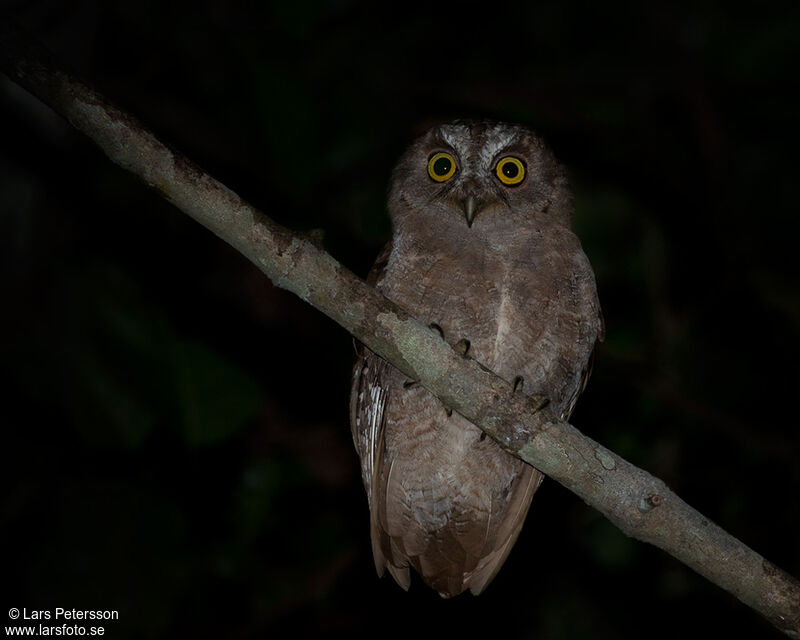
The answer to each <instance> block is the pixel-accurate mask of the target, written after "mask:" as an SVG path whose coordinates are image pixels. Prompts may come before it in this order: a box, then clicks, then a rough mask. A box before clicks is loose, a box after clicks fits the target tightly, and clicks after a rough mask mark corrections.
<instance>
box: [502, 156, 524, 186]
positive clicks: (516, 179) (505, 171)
mask: <svg viewBox="0 0 800 640" xmlns="http://www.w3.org/2000/svg"><path fill="white" fill-rule="evenodd" d="M495 173H497V177H498V178H499V179H500V182H502V183H503V184H507V185H508V186H510V187H513V186H514V185H517V184H519V183H520V182H522V181H523V180H524V179H525V165H524V164H522V160H520V159H519V158H515V157H514V156H506V157H505V158H503V159H502V160H500V162H498V163H497V168H496V169H495Z"/></svg>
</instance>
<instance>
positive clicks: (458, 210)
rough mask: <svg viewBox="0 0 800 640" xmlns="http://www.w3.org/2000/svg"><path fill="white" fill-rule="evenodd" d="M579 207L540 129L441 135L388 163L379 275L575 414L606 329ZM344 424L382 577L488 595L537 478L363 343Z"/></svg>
mask: <svg viewBox="0 0 800 640" xmlns="http://www.w3.org/2000/svg"><path fill="white" fill-rule="evenodd" d="M571 211H572V199H571V196H570V193H569V190H568V187H567V183H566V178H565V176H564V172H563V170H562V168H561V167H560V166H559V165H558V163H557V162H556V161H555V159H554V158H553V157H552V155H551V154H550V152H549V151H548V150H547V149H546V147H545V146H544V144H543V143H542V142H541V141H540V140H539V138H537V137H536V136H535V135H534V134H533V133H532V132H530V131H528V130H526V129H523V128H521V127H518V126H514V125H507V124H502V123H491V122H463V123H461V122H458V123H453V124H450V125H443V126H441V127H436V128H434V129H432V130H431V131H429V132H428V133H426V134H425V135H423V136H422V137H421V138H420V139H418V140H417V141H416V142H415V143H414V144H413V145H412V146H411V148H410V149H409V150H408V151H407V152H406V154H405V155H404V156H403V157H402V159H401V160H400V162H399V164H398V166H397V167H396V169H395V172H394V175H393V179H392V186H391V190H390V194H389V213H390V216H391V219H392V223H393V227H394V233H393V238H392V242H391V243H390V245H389V246H388V247H387V249H386V250H385V251H384V254H383V255H382V256H381V257H380V258H379V259H378V261H377V262H376V267H375V268H374V269H373V272H372V273H371V275H370V280H371V282H372V283H373V284H374V285H375V286H376V287H377V288H378V289H379V290H380V291H381V292H383V293H384V294H385V295H386V296H387V297H388V298H390V299H391V300H393V301H394V302H396V303H397V304H399V305H400V306H401V307H403V308H405V309H406V310H407V311H409V312H410V313H412V314H413V315H415V316H416V317H417V318H418V319H420V320H422V321H424V322H428V323H432V324H435V325H436V326H437V327H439V328H440V329H441V331H442V333H443V334H444V338H445V339H446V340H448V341H449V342H450V343H451V344H454V345H455V344H457V343H459V342H460V345H459V346H460V348H461V349H462V350H463V349H465V348H468V350H469V351H468V355H469V356H470V357H472V358H475V359H476V360H478V361H479V362H480V363H481V364H483V365H484V366H486V367H488V368H489V369H491V370H493V371H494V372H495V373H497V374H498V375H499V376H501V377H503V378H505V379H506V380H508V381H509V382H513V381H516V383H517V386H518V387H519V388H520V389H521V391H522V392H524V393H541V394H544V395H546V396H547V397H548V398H550V402H551V406H553V407H554V409H555V410H556V412H557V413H558V414H560V415H561V416H562V417H564V418H567V417H569V415H570V413H571V412H572V409H573V408H574V406H575V402H576V400H577V398H578V396H579V395H580V393H581V391H582V390H583V387H584V385H585V383H586V379H587V377H588V373H589V367H590V359H591V355H592V352H593V349H594V346H595V343H596V341H597V340H599V339H602V333H603V325H602V319H601V315H600V307H599V304H598V301H597V293H596V290H595V282H594V275H593V273H592V270H591V267H590V265H589V262H588V260H587V259H586V256H585V255H584V253H583V251H582V250H581V246H580V242H579V241H578V239H577V238H576V237H575V235H574V234H573V233H572V231H571V230H570V214H571ZM465 340H466V341H468V343H467V342H465ZM467 344H468V346H467ZM351 426H352V430H353V439H354V441H355V445H356V449H357V450H358V454H359V456H360V458H361V468H362V477H363V480H364V486H365V487H366V490H367V497H368V500H369V506H370V522H371V536H372V548H373V554H374V558H375V565H376V567H377V569H378V573H379V574H380V575H382V574H383V571H384V569H385V568H386V569H388V570H389V572H390V573H391V574H392V576H394V578H395V580H396V581H397V582H398V583H399V584H400V585H401V586H402V587H403V588H405V589H407V588H408V586H409V583H410V575H409V566H411V567H414V569H416V571H417V572H418V573H419V574H420V575H421V576H422V579H423V580H424V581H425V582H426V583H427V584H428V585H429V586H431V587H432V588H434V589H436V590H437V591H439V593H440V594H441V595H442V596H445V597H449V596H453V595H457V594H459V593H461V592H462V591H464V590H466V589H470V590H471V591H472V592H473V593H474V594H478V593H480V592H481V591H482V590H483V589H484V588H485V587H486V585H487V584H488V583H489V582H490V581H491V580H492V578H493V577H494V576H495V574H496V573H497V571H498V570H499V569H500V567H501V566H502V564H503V562H504V560H505V559H506V557H507V555H508V553H509V551H510V550H511V547H512V546H513V544H514V542H515V540H516V539H517V536H518V535H519V532H520V529H521V527H522V523H523V522H524V520H525V516H526V514H527V512H528V507H529V506H530V503H531V498H532V497H533V494H534V492H535V491H536V489H537V488H538V486H539V484H540V483H541V481H542V477H543V476H542V474H541V473H540V472H539V471H537V470H536V469H534V468H533V467H531V466H529V465H527V464H525V463H524V462H522V461H520V460H518V459H517V458H514V457H512V456H510V455H509V454H507V453H506V452H504V451H503V450H502V449H501V448H500V447H499V446H498V445H497V444H495V443H494V441H492V440H491V439H489V438H485V437H483V434H482V432H481V431H480V430H479V429H478V428H477V427H475V426H474V425H473V424H472V423H470V422H469V421H467V420H466V419H465V418H463V417H462V416H460V415H459V414H458V413H455V412H451V411H450V410H449V409H448V408H447V407H445V406H444V405H443V404H442V402H441V401H440V400H438V399H437V398H435V397H434V396H432V395H431V394H430V393H429V392H428V391H426V390H425V389H424V388H423V387H422V386H421V385H419V384H415V383H414V382H413V381H410V380H408V378H406V377H405V376H404V375H403V374H402V373H400V372H399V371H398V370H397V369H395V368H394V367H392V366H391V365H389V364H387V363H386V362H385V361H383V360H382V359H381V358H379V357H377V356H376V355H374V354H373V353H371V352H370V351H368V350H366V349H362V350H361V352H360V354H359V357H358V360H357V362H356V366H355V369H354V379H353V387H352V394H351Z"/></svg>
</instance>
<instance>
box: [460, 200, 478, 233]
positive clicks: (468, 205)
mask: <svg viewBox="0 0 800 640" xmlns="http://www.w3.org/2000/svg"><path fill="white" fill-rule="evenodd" d="M462 206H463V208H464V216H465V217H466V218H467V226H468V227H471V226H472V221H473V220H474V219H475V214H477V213H478V199H477V198H476V197H475V194H474V193H470V194H469V195H468V196H467V197H466V198H464V202H463V203H462Z"/></svg>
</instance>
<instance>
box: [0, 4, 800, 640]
mask: <svg viewBox="0 0 800 640" xmlns="http://www.w3.org/2000/svg"><path fill="white" fill-rule="evenodd" d="M2 6H3V7H4V8H6V9H8V10H10V15H11V16H12V17H14V19H15V20H16V21H18V22H19V23H21V24H23V25H24V26H26V27H27V28H28V29H29V30H31V31H32V32H34V33H35V34H37V36H38V37H39V38H40V39H41V40H42V41H43V42H45V43H46V45H47V46H48V47H49V48H50V49H51V50H52V51H53V52H54V53H55V54H56V56H57V57H58V58H59V59H60V60H61V61H63V63H65V64H67V65H69V66H71V67H72V68H74V69H75V70H76V71H78V72H79V73H80V74H82V75H83V76H84V77H85V78H87V79H89V80H90V82H92V83H93V84H94V85H95V86H96V87H97V88H98V89H99V90H100V91H102V92H103V93H105V94H106V95H107V96H108V97H110V98H111V99H113V100H115V101H117V102H118V103H119V104H120V105H121V106H122V107H123V108H125V109H128V110H130V111H131V112H133V113H134V114H136V115H137V116H138V117H139V118H140V119H142V120H143V121H144V122H145V123H146V124H147V125H148V126H150V127H152V128H153V129H154V130H155V131H156V132H157V133H158V134H159V135H160V136H162V137H163V138H164V139H165V140H167V141H168V142H169V143H171V144H173V145H174V146H175V147H177V148H178V149H180V150H182V151H183V152H185V153H186V154H187V155H189V156H190V157H191V158H193V159H194V160H195V161H197V162H198V163H199V164H200V165H201V166H203V167H204V168H206V169H207V170H209V171H210V172H211V173H212V174H213V175H214V176H215V177H217V178H218V179H219V180H221V181H222V182H223V183H225V184H226V185H227V186H229V187H230V188H232V189H233V190H235V191H236V192H238V193H239V194H241V195H242V196H243V197H245V198H246V199H247V200H249V201H250V202H252V203H254V204H255V205H257V206H259V207H260V208H262V209H263V210H264V211H265V212H266V213H267V214H268V215H270V216H272V217H274V218H275V219H277V220H279V221H280V222H282V223H284V224H286V225H287V226H290V227H292V228H294V229H301V230H308V229H312V228H321V229H324V231H325V234H326V235H325V245H326V248H327V249H328V250H329V251H331V252H332V253H333V255H334V256H335V257H336V258H337V259H339V260H340V261H342V262H343V263H344V264H346V265H347V266H348V267H350V268H351V269H352V270H354V271H355V272H356V273H358V274H360V275H362V276H363V275H365V274H366V272H367V270H368V268H369V265H370V264H371V261H372V259H373V258H374V256H375V255H376V254H377V252H378V250H379V249H380V247H381V245H382V244H383V242H384V241H385V240H386V239H387V238H388V235H389V232H390V230H389V225H388V221H387V218H386V213H385V191H386V187H387V182H388V179H389V175H390V171H391V169H392V166H393V164H394V162H395V161H396V159H397V157H398V156H399V154H400V153H401V152H402V150H403V148H404V147H405V145H407V144H408V143H409V142H410V140H411V139H412V138H413V136H414V135H416V134H417V133H420V132H421V131H423V130H424V129H425V128H426V127H427V126H429V125H430V124H431V123H434V122H437V121H439V120H442V119H451V118H455V117H493V118H498V119H503V120H510V121H516V122H521V123H523V124H526V125H529V126H531V127H533V128H535V129H536V130H538V131H539V132H540V133H541V134H542V135H543V136H544V137H545V138H546V139H547V140H548V142H549V144H550V146H551V147H552V148H553V149H554V151H555V153H556V155H557V156H558V157H559V158H560V159H561V160H562V161H563V162H564V163H565V164H566V165H567V166H568V167H569V170H570V173H571V177H572V183H573V187H574V191H575V195H576V208H577V211H576V216H575V227H576V230H577V232H578V234H579V235H580V237H581V239H582V241H583V243H584V248H585V250H586V253H587V254H588V255H589V258H590V259H591V261H592V263H593V265H594V268H595V271H596V274H597V280H598V287H599V292H600V298H601V302H602V304H603V308H604V313H605V318H606V324H607V340H606V342H605V344H603V345H602V347H601V348H600V350H599V354H598V359H597V362H596V365H595V372H594V376H593V379H592V380H591V382H590V384H589V387H588V390H587V392H586V394H585V395H584V397H583V398H582V400H581V402H580V403H579V405H578V410H577V411H576V413H575V414H574V416H573V423H574V424H575V425H576V426H577V427H578V428H580V429H581V430H583V431H584V432H586V433H587V434H589V435H590V436H592V437H593V438H595V439H597V440H599V441H600V442H602V443H603V444H605V445H607V446H609V447H611V448H612V449H613V450H615V451H616V452H618V453H619V454H621V455H623V456H625V457H627V458H628V459H629V460H631V461H632V462H633V463H635V464H637V465H640V466H642V467H644V468H645V469H647V470H649V471H651V472H653V473H654V474H656V475H658V476H659V477H661V478H662V479H664V480H665V481H666V482H667V483H668V484H669V485H670V486H671V487H672V488H673V489H674V490H676V491H677V492H678V493H679V494H680V495H681V496H682V497H683V498H684V499H686V500H687V501H688V502H689V503H690V504H692V505H693V506H695V507H697V508H698V509H700V510H701V511H702V512H703V513H704V514H706V515H707V516H709V517H710V518H712V519H713V520H714V521H716V522H717V523H719V524H720V525H721V526H723V527H724V528H725V529H727V530H728V531H730V532H731V533H733V534H734V535H736V536H737V537H739V538H740V539H741V540H742V541H744V542H745V543H747V544H748V545H750V546H752V547H753V548H755V549H756V550H758V551H759V552H761V553H763V554H764V555H765V556H766V557H767V558H768V559H770V560H771V561H773V562H774V563H776V564H777V565H779V566H781V567H783V568H784V569H786V570H788V571H789V572H790V573H793V574H794V575H798V574H800V544H798V542H797V541H798V539H799V538H800V515H799V513H798V498H797V496H798V493H799V492H800V465H798V454H800V438H799V437H798V431H797V428H796V425H797V420H796V411H795V404H796V400H797V397H798V376H797V372H796V370H797V359H798V355H800V354H798V351H799V349H798V344H799V343H800V341H798V328H799V327H800V304H798V302H799V300H798V289H797V277H796V276H797V270H796V264H797V236H796V232H797V225H796V224H795V220H796V217H797V215H798V206H797V193H796V187H797V184H798V178H797V172H798V169H799V168H800V163H799V162H798V149H799V147H798V139H797V138H796V137H795V136H794V133H795V131H794V125H795V124H796V120H797V112H798V107H800V105H798V103H797V102H795V101H790V99H789V95H790V94H791V92H792V90H793V89H797V88H798V87H797V84H798V68H800V64H799V63H800V59H799V58H800V57H799V56H798V53H800V45H799V44H798V40H799V39H800V5H799V4H798V3H796V2H786V3H777V2H775V3H769V2H768V3H761V4H758V3H749V4H747V5H744V4H741V5H737V4H733V3H726V2H691V3H690V2H682V3H671V2H670V3H667V2H652V3H640V4H635V3H630V4H628V3H617V4H614V3H588V2H587V3H581V2H562V1H556V0H549V1H545V2H531V3H524V4H523V3H511V2H507V3H502V2H494V3H485V4H483V5H482V6H481V5H474V6H473V5H466V4H461V3H440V4H438V5H427V6H425V5H420V6H418V7H417V8H414V7H413V6H411V5H406V6H403V7H402V8H400V6H399V5H398V6H397V7H395V8H394V13H391V14H383V13H381V9H379V6H380V5H378V4H376V3H368V2H357V1H344V0H343V1H339V2H308V1H303V0H290V1H287V2H277V3H266V2H264V3H261V2H239V3H229V2H222V1H218V2H191V3H189V2H177V3H165V2H156V1H154V0H151V1H139V2H126V3H121V2H106V1H102V0H94V1H88V0H87V1H85V2H63V1H62V2H55V1H37V0H24V1H13V2H8V1H6V2H5V3H4V4H3V5H2ZM387 6H388V5H387ZM0 293H1V295H2V302H0V309H2V311H0V362H1V364H0V374H2V378H3V379H2V381H1V382H2V386H1V387H0V389H2V392H1V393H2V397H0V427H1V428H2V444H1V445H0V451H2V453H1V454H0V456H2V459H1V462H2V484H3V496H2V511H0V518H1V519H2V520H1V521H2V534H3V545H2V552H3V561H2V582H3V583H4V584H3V587H4V588H5V590H6V592H7V593H8V594H9V596H8V600H7V601H4V605H3V606H4V609H3V610H2V612H0V614H1V615H2V616H3V619H4V621H5V620H7V618H6V615H7V614H6V613H5V611H6V610H7V609H8V608H9V607H12V606H14V607H20V608H22V607H27V608H28V609H37V608H38V609H48V608H50V609H52V608H54V607H56V606H63V607H67V608H71V607H75V608H85V609H117V610H119V611H120V620H119V621H118V622H113V623H108V625H107V631H106V633H107V635H108V636H110V637H114V638H140V637H142V638H184V637H185V638H220V637H226V638H228V637H232V638H262V637H275V634H279V635H280V634H281V632H292V633H301V632H316V633H322V632H338V631H342V632H347V633H350V634H354V635H357V636H360V635H364V636H366V635H368V634H369V635H371V636H378V635H379V636H381V637H383V636H389V637H393V636H398V637H409V636H410V637H417V636H419V635H423V636H424V635H429V634H428V632H431V633H430V635H433V634H436V635H440V636H441V637H465V636H466V637H469V636H470V635H476V636H477V635H481V636H486V635H487V634H492V635H493V636H494V635H499V634H503V635H509V636H513V637H532V638H547V639H549V638H553V639H560V638H591V639H593V640H598V639H603V638H642V637H649V638H674V637H687V636H688V637H693V636H697V637H701V636H704V635H709V636H710V635H713V636H715V637H724V636H726V635H728V634H733V633H735V634H737V635H738V636H740V637H762V636H763V637H777V634H775V633H774V632H773V631H772V630H771V627H770V626H769V625H768V624H766V623H765V622H763V621H762V620H761V619H760V618H759V616H758V615H757V614H755V613H753V612H751V611H750V610H748V609H747V608H746V607H745V606H743V605H741V604H739V603H738V602H737V601H736V600H735V599H734V598H733V597H731V596H729V595H727V594H726V593H724V592H722V591H721V590H720V589H718V588H717V587H715V586H713V585H711V584H709V583H708V582H706V581H705V580H704V579H702V578H700V577H699V576H697V575H695V574H694V573H693V572H692V571H691V570H689V569H687V568H685V567H683V566H682V565H681V564H679V563H678V562H677V561H674V560H673V559H671V558H670V557H668V556H667V555H665V554H664V553H662V552H660V551H658V550H656V549H654V548H651V547H648V546H645V545H643V544H641V543H638V542H636V541H633V540H630V539H628V538H626V537H625V536H624V535H623V534H621V533H620V532H619V531H617V530H616V529H615V528H614V527H613V526H612V525H610V524H609V523H608V522H607V521H606V520H604V519H603V518H602V517H601V516H599V515H598V514H597V513H596V512H595V511H593V510H592V509H591V508H589V507H587V506H586V505H584V504H583V503H582V501H581V500H580V499H578V498H576V497H575V496H574V495H572V494H570V493H569V492H568V491H566V490H565V489H563V488H561V487H560V486H559V485H557V484H556V483H555V482H553V481H547V482H545V484H544V486H543V487H542V489H541V490H540V491H539V493H538V494H537V497H536V499H535V501H534V504H533V506H532V508H531V512H530V515H529V517H528V521H527V524H526V526H525V527H524V529H523V531H522V535H521V536H520V539H519V541H518V543H517V545H516V547H515V549H514V551H513V552H512V553H511V555H510V557H509V560H508V562H507V564H506V566H505V567H504V568H503V570H502V571H501V572H500V573H499V575H498V577H497V578H496V580H495V581H494V583H493V584H492V585H491V586H490V587H489V589H488V590H487V591H486V593H485V594H483V595H482V596H480V597H479V598H477V599H475V598H473V597H472V596H471V595H465V596H462V597H459V598H457V599H455V600H451V601H442V600H441V599H440V598H439V597H438V596H437V595H436V594H434V593H433V592H431V591H430V590H428V589H427V588H425V587H424V586H423V585H422V584H421V583H419V582H414V583H413V584H412V588H411V591H410V592H409V593H408V594H406V593H404V592H402V591H401V590H400V589H399V588H398V587H397V586H396V585H395V584H394V583H393V582H392V581H391V580H390V579H388V578H386V579H383V580H378V578H377V577H376V576H375V573H374V569H373V565H372V557H371V551H370V544H369V531H368V516H367V503H366V498H365V495H364V493H363V489H362V487H361V484H360V476H359V471H358V462H357V458H356V455H355V452H354V451H353V449H352V444H351V441H350V432H349V425H348V416H347V406H348V384H349V381H350V366H351V361H352V353H353V348H352V342H351V339H350V337H349V336H348V335H347V333H346V332H344V331H343V330H342V329H340V328H339V327H337V326H335V325H334V324H333V323H332V322H331V321H329V320H328V319H327V318H325V317H324V316H322V315H321V314H319V313H318V312H316V311H315V310H313V309H312V308H310V307H308V306H306V305H305V304H304V303H302V302H301V301H299V300H298V299H296V298H294V297H292V296H291V295H290V294H288V293H285V292H282V291H279V290H277V289H275V288H273V287H272V286H271V284H270V283H269V281H268V280H267V279H266V278H265V277H264V276H262V275H261V274H260V273H259V272H258V271H257V270H256V268H255V267H253V266H252V265H251V264H249V263H248V262H246V260H245V259H244V258H242V257H241V256H239V255H238V254H237V253H236V252H234V251H233V250H232V249H231V248H230V247H228V246H227V245H225V244H224V243H223V242H221V241H220V240H219V239H217V238H216V237H214V236H212V235H211V234H210V233H208V232H207V231H206V230H205V229H203V228H201V227H200V226H199V225H197V224H196V223H195V222H193V221H192V220H191V219H189V218H188V217H187V216H185V215H183V214H181V213H180V212H178V211H177V210H175V209H174V208H172V207H171V206H170V205H169V204H167V203H166V202H164V201H162V200H161V199H160V198H159V197H158V196H157V194H155V193H154V192H152V191H150V190H148V189H147V188H146V187H144V186H142V185H141V184H139V183H138V182H137V181H136V180H134V179H133V178H131V177H130V176H128V175H126V174H125V173H124V172H123V171H122V170H121V169H119V168H117V167H115V166H113V165H112V164H110V162H109V161H107V160H106V159H105V157H104V156H102V155H101V153H99V152H98V150H97V149H96V148H95V147H93V146H92V145H91V144H90V143H89V142H87V141H86V140H85V139H83V138H82V137H80V136H79V135H78V134H76V133H75V132H74V131H72V130H71V129H70V128H69V126H67V125H66V124H65V123H64V122H63V121H62V120H60V119H59V118H58V117H57V116H55V115H53V113H52V112H50V111H49V110H48V109H47V108H46V107H43V106H41V105H40V104H38V103H37V102H36V101H35V100H34V99H32V98H30V97H29V96H28V95H27V94H25V93H24V92H23V91H22V90H21V89H19V88H17V87H16V86H15V85H12V84H11V83H10V82H9V81H8V80H7V79H6V78H5V77H4V76H0ZM6 623H7V622H4V624H6Z"/></svg>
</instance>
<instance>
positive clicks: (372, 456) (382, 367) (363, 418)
mask: <svg viewBox="0 0 800 640" xmlns="http://www.w3.org/2000/svg"><path fill="white" fill-rule="evenodd" d="M392 371H393V369H392V366H391V365H390V364H389V363H387V362H386V361H385V360H384V359H383V358H380V357H378V356H376V355H375V354H374V353H373V352H372V351H370V350H369V349H367V348H366V347H364V346H363V345H358V346H357V357H356V363H355V366H354V367H353V385H352V387H351V391H350V428H351V431H352V434H353V442H354V443H355V446H356V451H357V452H358V457H359V458H360V460H361V479H362V480H363V482H364V488H365V489H366V491H367V500H368V501H369V507H370V509H369V512H370V540H371V541H372V556H373V558H374V560H375V569H376V570H377V572H378V575H379V576H382V575H383V572H384V570H385V569H386V568H387V567H388V569H389V571H390V573H391V574H392V576H393V577H394V579H395V580H396V581H397V583H398V584H399V585H400V586H401V587H403V588H404V589H408V587H409V585H410V584H411V576H410V573H409V569H408V566H407V565H406V566H395V564H394V563H390V562H387V561H386V556H385V555H384V552H383V550H382V548H381V545H382V544H384V545H391V541H390V540H389V538H388V537H387V535H386V532H385V531H384V529H383V527H381V526H380V524H379V517H380V515H379V514H380V512H381V510H382V505H378V504H376V502H380V501H381V495H379V494H380V488H379V483H380V477H379V476H380V470H381V466H382V462H383V453H384V440H383V434H384V428H385V425H386V407H387V405H388V402H389V389H390V384H389V378H390V376H391V374H392ZM387 548H390V546H387Z"/></svg>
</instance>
